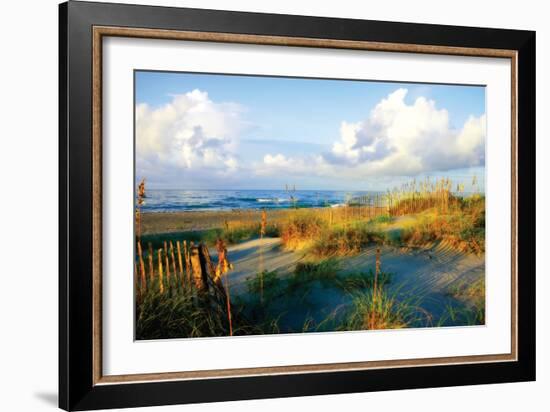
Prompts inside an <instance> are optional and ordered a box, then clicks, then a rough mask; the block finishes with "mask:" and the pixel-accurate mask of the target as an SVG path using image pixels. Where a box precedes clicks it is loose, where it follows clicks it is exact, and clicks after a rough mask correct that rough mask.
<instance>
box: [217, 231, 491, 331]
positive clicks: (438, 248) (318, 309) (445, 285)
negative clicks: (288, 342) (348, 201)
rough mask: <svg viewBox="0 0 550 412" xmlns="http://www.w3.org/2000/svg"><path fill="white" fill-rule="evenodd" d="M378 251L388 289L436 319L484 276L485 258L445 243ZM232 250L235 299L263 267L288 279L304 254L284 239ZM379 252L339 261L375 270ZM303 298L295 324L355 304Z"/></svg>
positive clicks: (320, 295)
mask: <svg viewBox="0 0 550 412" xmlns="http://www.w3.org/2000/svg"><path fill="white" fill-rule="evenodd" d="M380 249H381V262H382V264H381V266H382V271H384V272H391V273H392V274H393V276H392V279H391V283H390V284H389V285H388V288H389V293H391V294H395V296H396V297H397V298H398V299H400V298H401V299H407V298H411V297H413V298H414V299H415V301H418V302H419V303H418V304H419V306H420V307H421V308H422V310H424V311H426V312H427V313H430V314H431V315H432V316H433V318H434V319H438V318H439V317H440V316H441V315H442V313H444V312H445V310H446V307H447V306H448V305H450V304H452V305H453V306H454V307H457V305H458V306H459V307H460V306H463V305H464V303H463V302H458V301H457V300H456V299H454V298H452V297H450V296H449V295H448V289H449V287H450V286H451V285H453V284H454V283H460V282H468V283H469V282H474V281H476V280H478V279H480V278H482V277H483V276H484V275H485V259H484V256H476V255H473V254H466V253H461V252H457V251H455V250H453V249H452V248H450V247H448V246H446V245H445V244H443V243H439V244H435V245H432V246H431V247H426V248H397V247H390V246H382V247H381V248H380ZM228 252H229V259H230V261H231V263H233V264H234V267H235V269H234V270H232V271H231V272H230V273H229V277H228V279H229V282H230V288H231V294H232V295H242V294H245V293H246V291H247V289H246V279H247V278H248V277H251V276H255V275H256V274H257V273H258V272H259V271H260V270H261V269H260V268H262V267H263V268H264V269H268V270H270V271H273V270H276V271H277V273H278V275H279V276H282V277H284V276H287V275H290V274H291V273H292V271H293V270H294V267H295V265H296V263H297V262H298V261H300V260H301V259H303V258H304V254H303V253H301V252H291V251H285V250H284V249H283V248H282V247H281V239H280V238H265V239H263V240H260V239H254V240H250V241H247V242H243V243H240V244H238V245H234V246H230V247H229V248H228ZM375 253H376V246H370V247H367V248H366V249H365V250H364V251H363V252H362V253H360V254H359V255H357V256H353V257H345V258H341V259H340V268H341V272H342V273H345V272H346V271H347V272H351V271H355V272H357V271H364V272H366V271H368V270H369V269H373V268H374V267H375ZM213 255H214V256H215V255H216V253H215V252H214V253H213ZM303 298H304V299H307V301H308V305H307V308H306V307H305V306H304V305H302V306H304V307H302V308H300V304H299V302H294V303H292V302H288V304H289V305H290V306H292V309H291V311H289V312H292V316H293V317H294V318H301V319H296V324H297V325H299V324H300V322H302V321H303V317H304V316H310V317H311V318H312V319H315V320H317V321H320V320H322V319H324V318H325V317H326V316H327V315H328V314H329V313H330V312H332V311H334V310H335V309H337V308H339V307H343V306H346V305H349V304H350V303H351V300H352V297H351V296H350V295H349V294H346V293H344V292H335V290H334V289H325V288H320V287H313V288H311V290H309V291H308V292H307V296H304V297H303ZM283 309H284V308H283ZM287 309H290V308H287ZM296 310H298V311H299V312H300V313H296ZM306 312H307V313H306ZM295 326H296V325H295Z"/></svg>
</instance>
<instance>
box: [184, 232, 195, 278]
mask: <svg viewBox="0 0 550 412" xmlns="http://www.w3.org/2000/svg"><path fill="white" fill-rule="evenodd" d="M183 257H184V259H185V274H186V275H187V284H188V285H189V287H193V284H192V283H191V256H190V253H189V248H188V247H187V240H184V241H183Z"/></svg>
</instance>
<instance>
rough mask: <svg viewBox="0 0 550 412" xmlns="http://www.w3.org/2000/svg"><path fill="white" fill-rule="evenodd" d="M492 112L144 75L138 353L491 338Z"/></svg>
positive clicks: (454, 104) (313, 86) (460, 88)
mask: <svg viewBox="0 0 550 412" xmlns="http://www.w3.org/2000/svg"><path fill="white" fill-rule="evenodd" d="M485 104H486V89H485V87H484V86H483V85H462V84H429V83H410V82H403V83H398V82H384V81H371V80H362V79H361V80H359V79H325V78H302V77H277V76H259V75H237V74H212V73H191V72H169V71H150V70H135V71H134V106H135V107H134V120H135V124H134V166H135V168H134V184H135V188H134V193H135V202H134V207H135V225H134V234H135V235H134V241H135V243H134V245H133V246H132V247H133V248H134V250H135V254H134V256H135V260H134V276H135V283H134V288H135V328H134V330H135V339H136V340H154V339H173V338H210V337H227V336H250V335H267V334H290V333H312V332H313V333H330V332H345V331H372V330H394V329H401V328H444V327H476V326H480V325H485V151H486V145H485V136H486V117H485V116H486V110H485Z"/></svg>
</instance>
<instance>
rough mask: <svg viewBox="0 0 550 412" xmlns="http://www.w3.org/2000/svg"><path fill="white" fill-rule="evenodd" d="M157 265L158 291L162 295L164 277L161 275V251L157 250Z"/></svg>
mask: <svg viewBox="0 0 550 412" xmlns="http://www.w3.org/2000/svg"><path fill="white" fill-rule="evenodd" d="M158 264H159V291H160V293H164V279H163V277H164V275H163V273H162V249H159V250H158Z"/></svg>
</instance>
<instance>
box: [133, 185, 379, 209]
mask: <svg viewBox="0 0 550 412" xmlns="http://www.w3.org/2000/svg"><path fill="white" fill-rule="evenodd" d="M380 194H382V192H374V191H340V190H295V191H286V190H158V189H157V190H155V189H150V190H147V192H146V198H145V199H144V200H145V202H144V204H143V206H142V211H143V212H177V211H189V210H234V209H287V208H293V207H298V208H308V207H338V206H342V205H344V204H346V203H349V202H353V201H354V199H357V198H362V203H363V204H365V201H368V198H367V199H365V197H368V196H370V197H371V198H372V197H374V196H376V195H380Z"/></svg>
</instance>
